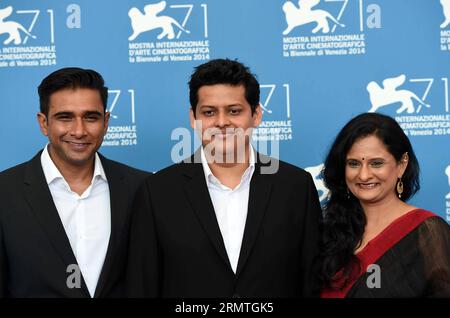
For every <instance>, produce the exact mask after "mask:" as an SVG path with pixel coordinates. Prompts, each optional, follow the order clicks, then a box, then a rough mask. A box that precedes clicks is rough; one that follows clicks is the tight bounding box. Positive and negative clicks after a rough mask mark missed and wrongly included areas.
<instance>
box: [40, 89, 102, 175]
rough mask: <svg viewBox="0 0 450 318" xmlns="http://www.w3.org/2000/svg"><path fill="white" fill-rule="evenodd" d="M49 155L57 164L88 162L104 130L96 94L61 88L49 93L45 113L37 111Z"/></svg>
mask: <svg viewBox="0 0 450 318" xmlns="http://www.w3.org/2000/svg"><path fill="white" fill-rule="evenodd" d="M38 121H39V125H40V128H41V131H42V133H43V134H44V135H45V136H47V137H48V139H49V142H50V156H51V157H52V160H53V161H54V163H55V165H56V166H57V167H58V168H60V167H67V166H72V167H73V166H77V167H79V166H85V165H89V164H92V160H93V158H94V156H95V152H96V151H97V150H98V148H99V147H100V146H101V144H102V141H103V136H104V135H105V134H106V132H107V130H108V121H109V113H106V114H105V111H104V108H103V104H102V99H101V97H100V93H99V92H98V91H97V90H94V89H89V88H77V89H64V90H60V91H57V92H55V93H53V94H52V95H50V101H49V112H48V116H45V115H44V114H43V113H38Z"/></svg>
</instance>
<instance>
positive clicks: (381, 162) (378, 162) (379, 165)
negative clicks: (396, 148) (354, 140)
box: [370, 161, 384, 168]
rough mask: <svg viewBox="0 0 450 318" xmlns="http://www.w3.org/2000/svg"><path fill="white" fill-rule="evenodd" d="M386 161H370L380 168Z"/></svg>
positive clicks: (372, 164) (373, 165)
mask: <svg viewBox="0 0 450 318" xmlns="http://www.w3.org/2000/svg"><path fill="white" fill-rule="evenodd" d="M383 164H384V162H383V161H373V162H371V163H370V165H371V166H372V167H374V168H379V167H381V166H383Z"/></svg>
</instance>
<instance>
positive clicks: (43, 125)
mask: <svg viewBox="0 0 450 318" xmlns="http://www.w3.org/2000/svg"><path fill="white" fill-rule="evenodd" d="M37 120H38V123H39V128H40V130H41V132H42V134H43V135H44V136H48V120H47V116H45V115H44V114H43V113H37Z"/></svg>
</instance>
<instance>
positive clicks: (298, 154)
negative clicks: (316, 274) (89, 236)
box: [0, 0, 450, 222]
mask: <svg viewBox="0 0 450 318" xmlns="http://www.w3.org/2000/svg"><path fill="white" fill-rule="evenodd" d="M225 57H228V58H231V59H235V58H237V59H238V60H239V61H241V62H243V63H245V64H246V65H248V66H249V67H250V68H251V70H252V71H253V72H254V73H255V74H256V75H257V78H258V80H259V82H260V84H261V103H262V106H263V109H264V115H263V117H264V118H263V123H262V124H261V126H260V127H259V128H258V129H257V130H255V132H254V140H255V141H256V142H257V141H258V140H265V139H270V138H272V139H273V138H275V139H277V140H279V147H280V149H279V153H272V154H271V153H270V152H271V148H270V147H269V149H268V150H267V151H266V153H268V154H269V155H275V156H278V157H280V159H282V160H285V161H288V162H290V163H293V164H295V165H298V166H300V167H303V168H305V169H307V170H308V171H309V172H310V173H311V174H312V175H313V177H314V178H315V182H316V186H317V188H318V192H319V195H320V198H321V200H322V202H323V200H324V199H325V197H326V194H327V190H326V189H325V188H324V186H323V182H322V181H321V179H320V177H319V172H320V170H321V168H322V164H323V160H324V157H325V155H326V153H327V150H328V149H329V147H330V144H331V142H332V141H333V139H334V138H335V136H336V134H337V132H338V131H339V130H340V129H341V128H342V127H343V125H344V124H345V123H346V122H347V121H348V120H350V119H351V118H352V117H353V116H355V115H357V114H359V113H362V112H367V111H371V112H380V113H384V114H387V115H390V116H393V117H395V119H396V120H397V121H398V122H399V123H400V124H401V126H402V128H403V129H404V131H405V132H406V134H407V135H408V136H409V138H410V139H411V142H412V144H413V147H414V149H415V151H416V154H417V156H418V159H419V161H420V164H421V169H422V171H421V186H422V189H421V191H420V192H419V193H418V194H417V195H416V197H415V198H414V199H413V200H412V204H415V205H417V206H420V207H423V208H426V209H429V210H431V211H434V212H435V213H438V214H440V215H441V216H442V217H444V218H445V219H446V220H447V221H449V222H450V143H449V141H450V111H449V78H450V1H449V0H440V1H439V0H321V1H319V0H303V1H284V0H173V1H172V0H170V1H155V0H147V1H141V0H121V1H107V0H45V1H44V0H42V1H32V0H20V1H19V0H16V1H12V0H0V105H1V110H2V116H0V136H1V141H2V151H1V154H2V155H1V157H0V170H4V169H6V168H8V167H11V166H14V165H16V164H19V163H21V162H24V161H26V160H28V159H30V158H31V157H32V156H33V155H35V154H36V152H37V151H38V150H40V149H41V148H43V147H44V146H45V144H46V138H45V137H43V136H42V135H41V133H40V132H39V128H38V124H37V120H36V113H37V112H38V109H39V102H38V94H37V86H38V85H39V83H40V82H41V80H42V79H43V78H44V77H45V76H47V75H48V74H49V73H51V72H53V71H54V70H56V69H59V68H62V67H68V66H78V67H83V68H92V69H95V70H97V71H98V72H100V73H101V74H102V75H103V76H104V78H105V81H106V84H107V86H108V87H109V101H108V110H109V111H110V112H111V120H110V127H109V132H108V134H107V136H106V137H105V140H104V144H103V146H102V148H101V150H100V151H101V152H102V153H103V154H104V155H106V156H107V157H109V158H111V159H115V160H118V161H121V162H124V163H127V164H129V165H131V166H134V167H137V168H141V169H144V170H147V171H157V170H159V169H161V168H163V167H165V166H168V165H170V164H172V163H173V161H174V159H177V158H178V157H179V156H173V154H176V153H178V154H179V155H180V156H181V155H184V156H187V155H188V154H189V152H192V151H194V150H195V147H196V146H198V140H197V139H195V138H194V137H192V134H191V138H190V139H191V140H192V142H191V143H190V144H189V146H190V149H188V150H186V148H184V149H182V150H183V151H178V150H180V149H178V148H176V149H177V151H172V150H173V148H174V146H175V145H177V144H178V143H179V142H180V140H181V139H183V137H186V136H187V135H189V132H190V131H191V129H190V126H189V116H188V115H189V107H190V105H189V98H188V86H187V82H188V80H189V76H190V75H191V73H192V71H193V68H194V67H195V66H197V65H199V64H201V63H204V62H206V61H208V60H210V59H214V58H225ZM183 127H184V129H183ZM177 128H178V130H177ZM174 130H175V133H174V134H172V133H173V132H174ZM180 131H181V133H180ZM186 132H187V134H186ZM188 139H189V138H188ZM194 140H196V142H194ZM175 161H177V160H175Z"/></svg>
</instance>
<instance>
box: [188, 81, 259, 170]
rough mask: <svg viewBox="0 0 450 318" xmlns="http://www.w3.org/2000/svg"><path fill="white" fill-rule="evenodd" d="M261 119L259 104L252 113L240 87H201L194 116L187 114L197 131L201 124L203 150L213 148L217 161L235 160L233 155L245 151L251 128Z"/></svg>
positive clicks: (242, 87)
mask: <svg viewBox="0 0 450 318" xmlns="http://www.w3.org/2000/svg"><path fill="white" fill-rule="evenodd" d="M261 117H262V113H261V108H260V106H259V105H258V107H257V108H256V110H255V112H254V113H253V114H252V109H251V107H250V104H249V103H248V102H247V100H246V98H245V88H244V86H243V85H239V86H232V85H228V84H217V85H207V86H202V87H200V89H199V90H198V104H197V107H196V110H195V116H194V113H193V110H192V109H191V112H190V121H191V127H192V128H194V129H196V130H197V131H198V132H200V131H199V130H200V129H199V127H198V126H199V123H201V133H202V137H201V139H202V144H203V147H204V149H205V150H206V148H208V149H212V154H213V155H214V156H215V158H216V159H217V158H222V159H223V157H225V156H226V157H227V158H234V159H235V158H236V154H239V153H242V151H245V149H248V145H249V142H250V137H251V133H252V128H253V127H256V126H258V125H259V124H260V122H261ZM196 120H197V123H196V122H195V121H196ZM244 147H245V148H244ZM230 154H231V155H230ZM233 154H234V155H233ZM226 162H227V163H228V160H227V161H226Z"/></svg>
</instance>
